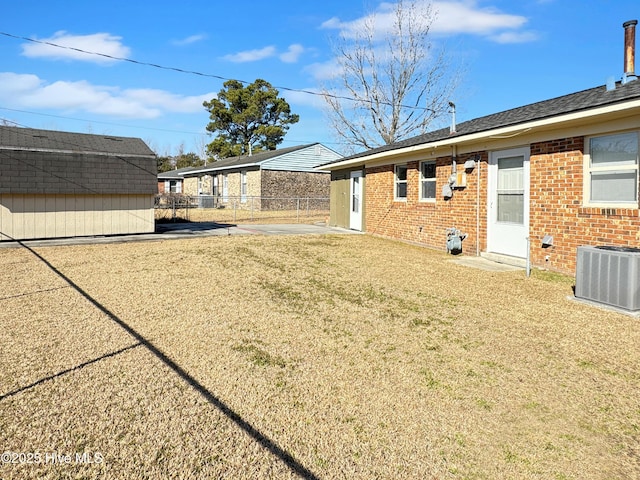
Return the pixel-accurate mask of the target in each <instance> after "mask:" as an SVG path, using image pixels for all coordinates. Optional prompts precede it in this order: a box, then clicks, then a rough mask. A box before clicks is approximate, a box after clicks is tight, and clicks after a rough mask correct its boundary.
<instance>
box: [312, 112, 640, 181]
mask: <svg viewBox="0 0 640 480" xmlns="http://www.w3.org/2000/svg"><path fill="white" fill-rule="evenodd" d="M638 108H640V100H633V101H629V102H624V103H619V104H615V105H607V106H604V107H598V108H593V109H589V110H582V111H579V112H572V113H567V114H564V115H558V116H554V117H549V118H543V119H539V120H533V121H531V122H525V123H519V124H517V125H509V126H507V127H500V128H495V129H491V130H483V131H481V132H476V133H470V134H467V135H460V136H454V137H451V138H444V139H442V140H437V141H435V142H428V143H421V144H418V145H412V146H410V147H404V148H398V149H394V150H386V151H384V152H378V153H374V154H372V155H367V156H363V157H357V158H353V159H351V160H345V161H342V162H336V163H332V164H330V165H323V166H322V168H324V169H327V170H336V169H338V168H346V167H351V166H357V165H364V164H368V163H372V162H376V164H378V165H383V164H384V163H392V162H393V159H394V158H395V157H399V156H405V155H409V154H411V153H418V152H423V151H424V150H434V149H437V148H441V147H448V146H453V145H464V144H469V143H474V142H477V141H480V140H484V139H491V138H500V137H502V138H506V137H509V136H518V135H519V134H520V133H526V132H529V131H531V130H535V129H538V128H541V127H551V126H554V125H558V126H560V125H562V124H564V123H572V122H573V123H586V122H584V121H585V120H588V119H593V118H595V117H600V116H603V115H607V116H611V117H614V118H615V116H616V114H619V113H625V112H627V111H629V110H633V109H638ZM588 123H594V122H588ZM545 130H549V128H545ZM385 160H386V162H385Z"/></svg>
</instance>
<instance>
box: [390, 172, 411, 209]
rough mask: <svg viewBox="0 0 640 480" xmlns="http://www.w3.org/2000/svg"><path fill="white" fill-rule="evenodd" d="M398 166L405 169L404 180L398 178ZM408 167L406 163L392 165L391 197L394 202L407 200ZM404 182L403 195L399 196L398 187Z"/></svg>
mask: <svg viewBox="0 0 640 480" xmlns="http://www.w3.org/2000/svg"><path fill="white" fill-rule="evenodd" d="M399 168H404V169H405V177H406V178H405V180H399V179H398V169H399ZM408 180H409V168H408V167H407V165H406V164H401V165H394V166H393V199H394V200H395V201H396V202H406V201H407V196H408V194H409V182H408ZM402 184H404V185H405V195H404V197H399V196H398V187H399V186H400V185H402Z"/></svg>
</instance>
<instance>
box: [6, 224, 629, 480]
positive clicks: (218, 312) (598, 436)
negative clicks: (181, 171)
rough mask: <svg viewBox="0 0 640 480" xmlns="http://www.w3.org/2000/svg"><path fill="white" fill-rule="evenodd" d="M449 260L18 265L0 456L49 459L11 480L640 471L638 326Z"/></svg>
mask: <svg viewBox="0 0 640 480" xmlns="http://www.w3.org/2000/svg"><path fill="white" fill-rule="evenodd" d="M36 254H37V255H39V256H40V257H38V256H37V255H36ZM450 259H451V257H450V256H447V255H445V254H444V253H441V252H434V251H431V250H427V249H423V248H419V247H414V246H410V245H405V244H401V243H396V242H390V241H386V240H383V239H379V238H373V237H370V236H360V235H358V236H337V235H336V236H303V237H301V236H296V237H207V238H198V239H189V240H179V241H167V242H153V243H132V244H111V245H92V246H68V247H47V248H38V249H35V250H34V251H33V252H31V251H28V250H26V249H22V250H16V249H7V250H2V251H0V345H2V349H1V350H0V365H2V366H3V368H2V370H1V371H0V386H1V388H0V445H2V450H3V451H6V452H16V453H20V452H22V453H32V454H34V453H38V454H39V459H40V461H39V462H34V461H33V457H32V458H31V460H32V462H31V463H26V460H27V457H23V458H24V460H25V462H21V458H20V457H18V456H16V457H15V460H16V463H11V462H4V461H3V463H2V464H0V477H1V478H61V477H65V478H66V477H74V478H75V477H85V478H96V477H106V478H169V477H172V478H234V479H235V478H300V477H307V478H363V479H365V478H366V479H369V478H415V479H425V478H487V479H495V478H522V479H549V478H556V479H561V478H566V479H568V478H575V479H582V478H590V479H609V478H637V477H638V476H640V460H639V459H640V457H639V455H640V448H639V440H640V400H639V399H638V395H637V392H638V389H639V387H640V370H639V369H638V365H639V364H640V362H639V360H640V358H639V357H640V352H639V350H638V348H637V346H638V344H639V340H640V323H639V322H638V320H637V319H634V318H631V317H627V316H624V315H620V314H617V313H614V312H609V311H604V310H600V309H596V308H593V307H590V306H586V305H582V304H579V303H576V302H571V301H569V300H567V298H566V297H567V295H570V293H571V286H572V285H573V282H572V279H570V278H566V277H562V276H558V275H545V274H542V273H540V272H534V275H533V276H532V277H531V278H529V279H527V278H525V276H524V273H523V272H522V271H518V272H487V271H482V270H476V269H472V268H468V267H464V266H460V265H455V264H452V263H451V262H450V261H449V260H450ZM76 454H79V457H76V456H75V455H76ZM54 455H58V456H62V460H59V461H57V462H56V461H54V460H52V459H53V458H57V457H54ZM83 455H84V456H83ZM96 455H97V456H96ZM64 456H69V458H70V459H71V461H70V462H69V463H66V462H64V461H63V460H65V459H66V457H64ZM96 458H97V459H98V460H99V461H95V460H96ZM83 459H84V460H88V459H91V460H93V463H88V462H87V461H84V462H83ZM3 460H5V458H3ZM10 460H11V458H10ZM44 460H47V462H44Z"/></svg>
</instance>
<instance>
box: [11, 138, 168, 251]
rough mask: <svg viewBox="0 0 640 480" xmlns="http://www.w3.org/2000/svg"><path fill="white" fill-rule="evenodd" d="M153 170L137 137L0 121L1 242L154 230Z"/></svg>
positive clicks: (150, 156)
mask: <svg viewBox="0 0 640 480" xmlns="http://www.w3.org/2000/svg"><path fill="white" fill-rule="evenodd" d="M156 174H157V166H156V156H155V154H154V153H153V152H152V151H151V150H150V149H149V147H148V146H147V145H146V144H145V143H144V142H143V141H142V140H140V139H138V138H128V137H113V136H110V135H87V134H80V133H70V132H57V131H49V130H35V129H31V128H18V127H4V126H0V240H23V239H34V238H59V237H76V236H93V235H113V234H130V233H148V232H153V231H154V229H155V222H154V213H153V202H154V194H155V193H156V190H157V183H156Z"/></svg>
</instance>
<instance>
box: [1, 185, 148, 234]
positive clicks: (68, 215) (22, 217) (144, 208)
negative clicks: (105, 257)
mask: <svg viewBox="0 0 640 480" xmlns="http://www.w3.org/2000/svg"><path fill="white" fill-rule="evenodd" d="M154 229H155V223H154V212H153V195H37V194H36V195H29V194H0V240H26V239H34V238H61V237H76V236H78V237H81V236H94V235H118V234H130V233H152V232H153V231H154Z"/></svg>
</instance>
